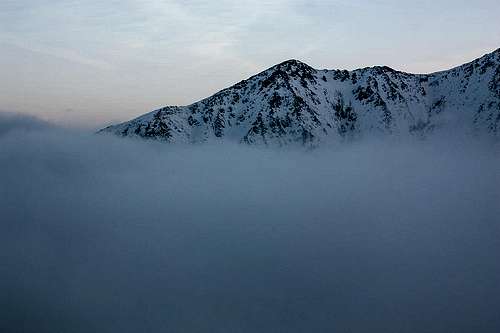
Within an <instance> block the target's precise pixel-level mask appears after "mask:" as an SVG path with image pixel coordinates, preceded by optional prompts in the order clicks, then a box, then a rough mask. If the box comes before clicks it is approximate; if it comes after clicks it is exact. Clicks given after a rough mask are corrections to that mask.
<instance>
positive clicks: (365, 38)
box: [0, 0, 500, 127]
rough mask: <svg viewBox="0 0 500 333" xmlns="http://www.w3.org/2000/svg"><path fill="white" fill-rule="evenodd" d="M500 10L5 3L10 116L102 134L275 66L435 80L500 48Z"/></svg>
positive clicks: (425, 5)
mask: <svg viewBox="0 0 500 333" xmlns="http://www.w3.org/2000/svg"><path fill="white" fill-rule="evenodd" d="M499 13H500V1H498V0H477V1H463V0H454V1H452V0H434V1H429V0H422V1H397V0H371V1H368V0H351V1H301V0H288V1H286V0H277V1H255V0H254V1H249V0H248V1H247V0H240V1H228V0H219V1H214V0H213V1H201V0H185V1H165V0H163V1H162V0H148V1H136V0H121V1H114V0H113V1H97V0H86V1H78V0H73V1H68V0H66V1H59V0H20V1H19V0H16V1H12V0H3V1H1V2H0V66H1V68H2V71H1V72H2V78H3V81H2V83H1V85H0V110H5V111H14V112H23V113H31V114H35V115H38V116H40V117H43V118H46V119H50V120H54V121H57V122H60V123H66V124H71V125H75V126H89V127H99V126H100V125H102V124H107V123H110V122H114V121H122V120H127V119H129V118H131V117H133V116H136V115H140V114H142V113H145V112H147V111H149V110H151V109H153V108H156V107H158V106H162V105H167V104H169V105H170V104H172V105H175V104H189V103H191V102H194V101H196V100H198V99H200V98H203V97H206V96H208V95H210V94H212V93H214V92H216V91H218V90H220V89H222V88H225V87H227V86H229V85H231V84H233V83H236V82H238V81H240V80H242V79H244V78H246V77H248V76H250V75H252V74H255V73H257V72H259V71H261V70H263V69H265V68H267V67H269V66H272V65H273V64H275V63H278V62H281V61H283V60H286V59H290V58H296V59H300V60H302V61H304V62H306V63H308V64H310V65H311V66H313V67H315V68H330V69H332V68H340V69H344V68H346V69H354V68H358V67H364V66H372V65H388V66H391V67H393V68H396V69H399V70H404V71H410V72H432V71H436V70H442V69H447V68H450V67H453V66H455V65H459V64H461V63H464V62H467V61H470V60H472V59H474V58H476V57H479V56H481V55H483V54H484V53H487V52H491V51H492V50H494V49H496V48H498V47H500V19H499V18H498V17H499Z"/></svg>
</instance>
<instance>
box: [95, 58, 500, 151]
mask: <svg viewBox="0 0 500 333" xmlns="http://www.w3.org/2000/svg"><path fill="white" fill-rule="evenodd" d="M450 117H451V118H456V119H457V120H458V121H460V122H461V123H463V124H465V125H468V126H469V125H470V128H471V130H476V131H482V132H486V133H491V134H492V135H498V133H499V131H500V129H499V126H500V49H499V50H496V51H494V52H492V53H490V54H487V55H485V56H483V57H481V58H479V59H477V60H474V61H473V62H471V63H468V64H465V65H463V66H460V67H456V68H453V69H451V70H448V71H444V72H439V73H434V74H429V75H420V74H408V73H403V72H399V71H396V70H393V69H391V68H389V67H371V68H363V69H358V70H354V71H346V70H316V69H314V68H312V67H310V66H308V65H306V64H304V63H302V62H300V61H297V60H289V61H285V62H283V63H280V64H278V65H276V66H273V67H271V68H269V69H268V70H266V71H264V72H262V73H259V74H257V75H255V76H253V77H251V78H249V79H247V80H244V81H241V82H239V83H237V84H236V85H234V86H232V87H230V88H227V89H224V90H222V91H220V92H218V93H216V94H215V95H213V96H211V97H208V98H206V99H204V100H201V101H199V102H197V103H194V104H192V105H189V106H185V107H164V108H161V109H159V110H155V111H153V112H151V113H148V114H146V115H144V116H141V117H139V118H136V119H134V120H131V121H129V122H125V123H122V124H119V125H115V126H110V127H107V128H105V129H103V130H101V132H106V133H113V134H116V135H121V136H138V137H143V138H149V139H156V140H163V141H167V142H193V143H194V142H204V141H208V140H222V139H224V140H232V141H237V142H244V143H248V144H272V145H287V144H294V143H297V144H301V145H316V144H318V143H320V142H322V141H327V140H330V139H332V138H333V139H335V138H338V139H342V138H346V137H353V136H357V135H366V134H369V133H385V134H390V133H399V134H405V133H406V134H408V135H418V136H425V135H426V134H428V133H429V132H431V131H435V130H438V129H439V128H440V127H441V126H445V125H446V121H447V119H449V118H450Z"/></svg>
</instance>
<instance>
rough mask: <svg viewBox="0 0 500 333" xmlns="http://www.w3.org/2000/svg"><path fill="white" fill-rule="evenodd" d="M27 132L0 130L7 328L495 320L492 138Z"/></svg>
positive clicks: (469, 323) (267, 328)
mask: <svg viewBox="0 0 500 333" xmlns="http://www.w3.org/2000/svg"><path fill="white" fill-rule="evenodd" d="M5 119H6V118H5V117H0V129H1V128H5V127H11V125H10V124H6V122H7V121H6V120H5ZM17 122H18V123H19V124H21V123H24V122H25V123H26V124H30V123H31V122H32V120H29V121H24V120H23V119H21V118H18V119H17ZM16 128H17V129H13V130H10V131H8V132H6V131H4V130H0V199H1V200H0V212H1V221H2V222H1V223H0V244H1V245H0V253H1V262H2V265H1V266H0V276H2V279H0V294H1V295H2V297H1V298H0V306H1V313H2V316H1V319H0V330H1V331H3V332H12V331H22V332H37V333H39V332H54V331H64V332H89V331H94V332H138V331H147V332H165V331H173V332H325V331H339V332H345V331H353V332H423V331H425V332H452V331H453V332H471V331H476V332H497V331H498V330H499V329H500V319H499V317H498V308H500V286H499V285H498V280H499V278H500V263H499V261H498V258H497V254H498V253H499V252H500V242H499V237H498V236H499V235H500V224H499V223H498V216H500V206H499V205H498V202H499V199H500V195H499V194H500V193H499V186H498V185H499V184H500V175H499V173H498V170H499V167H500V158H499V156H500V155H499V154H498V147H495V146H494V145H492V144H491V143H485V142H479V141H466V140H462V141H460V140H456V141H453V142H445V141H443V140H435V142H429V141H427V142H406V143H395V142H383V141H377V142H373V141H372V142H358V143H352V144H349V145H345V146H332V147H329V148H324V149H322V150H316V151H312V152H301V151H274V150H263V149H256V148H248V147H243V146H232V145H203V146H189V147H174V146H169V145H162V144H155V143H151V142H146V143H145V142H135V141H127V140H119V139H116V138H110V137H103V136H96V135H89V134H85V133H79V132H75V131H68V130H60V129H54V128H48V129H45V130H35V131H33V130H26V128H30V125H24V124H23V125H20V126H16Z"/></svg>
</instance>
